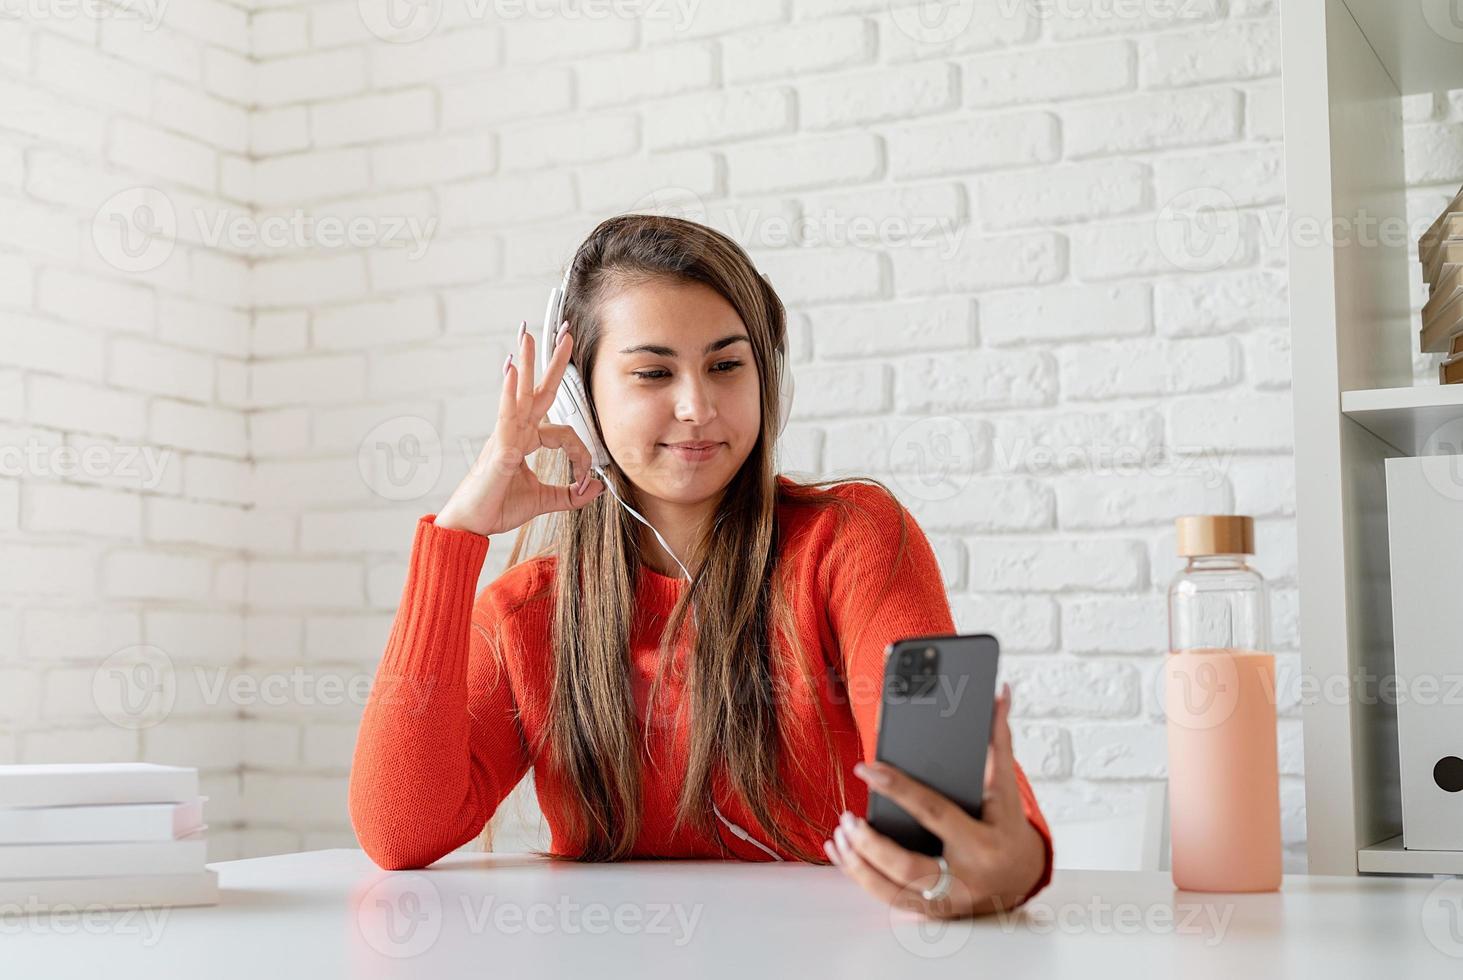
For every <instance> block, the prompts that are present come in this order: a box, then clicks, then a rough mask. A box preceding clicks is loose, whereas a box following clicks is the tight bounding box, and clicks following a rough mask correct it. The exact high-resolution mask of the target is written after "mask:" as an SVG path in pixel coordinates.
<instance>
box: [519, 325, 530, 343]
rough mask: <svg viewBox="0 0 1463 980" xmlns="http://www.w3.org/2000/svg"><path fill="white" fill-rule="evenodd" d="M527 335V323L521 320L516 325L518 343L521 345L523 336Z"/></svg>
mask: <svg viewBox="0 0 1463 980" xmlns="http://www.w3.org/2000/svg"><path fill="white" fill-rule="evenodd" d="M526 333H528V321H527V320H521V321H519V323H518V342H519V343H520V344H521V343H523V335H524V334H526Z"/></svg>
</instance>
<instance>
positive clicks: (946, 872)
mask: <svg viewBox="0 0 1463 980" xmlns="http://www.w3.org/2000/svg"><path fill="white" fill-rule="evenodd" d="M935 860H936V861H937V862H939V865H940V877H939V878H937V879H936V880H935V887H933V888H921V889H920V895H921V896H922V897H923V898H924V900H925V901H926V902H936V901H939V900H940V899H942V898H944V897H945V896H946V895H948V894H950V865H949V863H948V862H946V860H945V858H944V856H943V855H941V856H940V857H937V858H935Z"/></svg>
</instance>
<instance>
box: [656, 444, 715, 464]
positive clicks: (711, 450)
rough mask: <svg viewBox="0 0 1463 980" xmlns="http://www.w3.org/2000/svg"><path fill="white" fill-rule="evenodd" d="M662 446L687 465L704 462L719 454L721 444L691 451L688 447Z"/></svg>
mask: <svg viewBox="0 0 1463 980" xmlns="http://www.w3.org/2000/svg"><path fill="white" fill-rule="evenodd" d="M662 445H664V446H665V448H667V449H669V450H670V451H671V452H673V453H675V454H676V455H677V456H679V457H680V458H681V459H684V460H685V461H686V462H688V463H701V462H705V461H706V460H708V459H710V458H711V457H713V456H715V455H716V454H717V453H718V452H720V451H721V447H722V444H721V443H719V442H717V443H713V444H711V445H710V446H708V447H706V448H705V449H692V448H690V447H689V446H672V445H670V444H669V443H662Z"/></svg>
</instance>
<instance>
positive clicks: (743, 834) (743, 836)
mask: <svg viewBox="0 0 1463 980" xmlns="http://www.w3.org/2000/svg"><path fill="white" fill-rule="evenodd" d="M590 472H591V473H598V474H599V478H600V479H601V480H602V481H603V482H604V485H605V489H607V490H609V492H610V493H611V494H612V495H613V496H614V498H615V499H616V500H618V501H619V502H620V506H621V507H623V508H625V509H626V510H628V511H629V512H630V513H631V514H633V515H634V516H635V519H636V520H637V521H639V522H640V523H641V524H644V525H645V526H646V527H648V528H650V533H651V534H654V535H655V540H657V541H659V542H660V546H661V547H662V548H664V549H665V551H666V554H668V555H670V556H671V560H672V561H674V562H675V563H676V564H677V565H680V566H681V571H683V572H685V573H686V581H688V582H689V581H690V580H691V570H690V569H688V568H687V567H686V566H685V565H684V564H683V563H682V562H681V560H680V559H679V558H677V557H676V553H675V552H674V551H672V550H671V546H670V545H669V544H667V543H666V540H665V538H663V537H661V535H660V532H659V531H657V530H656V529H655V525H654V524H651V523H650V522H649V521H647V520H646V519H645V518H644V517H643V516H641V514H640V512H639V511H637V510H636V509H635V508H634V507H631V506H630V505H629V504H627V503H625V501H624V499H623V498H622V497H621V496H620V494H619V492H618V491H616V490H615V485H614V484H613V483H611V482H610V479H609V477H607V476H606V475H605V471H604V470H603V469H601V468H599V467H593V468H591V470H590ZM691 621H692V622H693V623H696V603H695V602H694V601H693V602H692V603H691ZM696 626H697V629H698V630H699V629H700V623H696ZM711 809H712V810H714V811H715V812H716V818H717V819H718V820H720V821H721V822H722V823H724V824H726V826H727V829H729V830H730V831H731V832H732V834H733V836H735V837H737V838H738V839H739V840H744V841H746V842H747V843H748V844H751V845H752V846H753V847H755V848H757V849H758V850H760V851H762V852H763V853H765V854H767V855H769V856H771V858H772V860H774V861H781V860H782V856H781V855H779V854H778V853H777V852H776V851H774V850H773V849H772V848H770V847H768V846H767V845H766V844H763V843H762V842H761V841H759V840H758V839H757V838H755V837H753V836H752V835H751V834H749V833H747V831H746V830H745V829H743V828H742V827H739V826H737V825H736V824H735V823H732V822H731V821H730V820H728V819H727V818H726V816H725V815H723V814H722V812H721V807H719V806H717V805H716V804H715V803H714V802H713V803H712V804H711Z"/></svg>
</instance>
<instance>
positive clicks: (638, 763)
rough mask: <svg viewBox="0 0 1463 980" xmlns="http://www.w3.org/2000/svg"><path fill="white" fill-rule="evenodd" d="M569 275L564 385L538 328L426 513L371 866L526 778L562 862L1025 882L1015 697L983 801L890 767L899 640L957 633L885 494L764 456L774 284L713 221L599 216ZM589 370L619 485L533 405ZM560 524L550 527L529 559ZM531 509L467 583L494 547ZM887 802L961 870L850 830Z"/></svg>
mask: <svg viewBox="0 0 1463 980" xmlns="http://www.w3.org/2000/svg"><path fill="white" fill-rule="evenodd" d="M566 283H567V293H566V301H565V306H564V322H563V323H562V324H561V325H560V327H559V331H558V334H557V340H556V342H555V343H554V344H553V354H552V358H551V359H549V360H548V368H547V372H546V376H545V377H543V378H542V379H536V378H535V373H536V371H535V364H536V361H535V349H534V347H535V339H534V337H533V336H532V334H531V333H529V332H528V331H527V330H526V325H524V326H520V328H519V335H518V343H517V357H516V358H515V357H514V356H513V355H509V358H508V361H507V362H506V363H505V364H504V376H503V381H502V392H501V397H500V402H499V410H498V419H497V423H496V427H495V428H494V430H493V434H492V436H491V437H490V438H489V439H488V441H487V443H486V444H485V445H484V446H483V449H482V453H481V454H480V456H479V457H478V459H477V461H476V463H475V464H474V466H473V467H472V470H471V472H469V474H468V475H467V476H466V477H465V478H464V479H463V481H462V483H461V484H460V485H459V486H458V487H457V489H456V490H455V491H454V492H453V494H452V496H451V498H450V499H449V500H448V501H447V503H446V505H445V506H444V507H443V508H442V511H441V513H439V514H435V515H433V514H427V515H425V516H424V517H422V518H421V519H420V520H419V521H418V523H417V526H416V535H415V540H414V541H413V544H412V552H411V561H410V567H409V569H408V574H407V580H406V585H405V588H404V590H403V595H402V602H401V605H400V608H399V609H398V611H397V615H396V621H395V624H394V626H393V628H392V631H391V636H390V639H389V641H388V643H387V646H386V651H385V654H384V655H383V657H382V660H381V664H380V667H379V668H378V673H377V676H376V682H375V685H374V687H373V689H372V691H371V696H370V700H369V702H368V704H367V706H366V709H365V713H364V715H363V717H362V720H361V728H360V734H359V737H358V741H357V744H356V752H355V760H354V765H353V767H352V770H351V780H350V809H351V821H352V823H353V825H354V827H355V831H356V834H357V836H358V838H359V840H360V842H361V845H362V846H363V847H364V848H365V850H366V852H367V853H368V854H369V855H370V856H371V858H372V859H373V860H374V861H375V862H376V863H377V864H379V865H380V866H381V867H383V868H388V869H400V868H419V867H425V866H426V865H429V864H431V863H432V862H433V861H435V860H437V859H438V858H440V857H442V856H443V855H444V854H447V853H448V852H449V851H452V850H454V849H456V848H458V847H460V846H461V845H463V844H464V843H466V842H468V841H469V840H471V839H472V838H473V837H474V836H475V835H477V834H478V833H479V832H480V831H484V828H485V827H487V828H488V829H487V830H486V831H485V833H484V839H485V842H486V843H485V846H490V843H491V826H490V825H489V821H490V819H491V818H492V817H493V815H494V813H495V812H496V811H497V809H498V807H499V804H500V803H501V802H502V801H503V799H504V798H505V797H506V796H507V795H508V793H509V792H510V791H511V790H512V789H513V787H514V786H515V785H516V784H517V783H518V782H519V780H520V779H521V778H522V777H523V775H524V774H525V772H527V770H528V769H529V768H532V769H533V775H534V789H535V792H536V794H537V797H538V801H539V805H540V807H541V809H542V811H543V813H544V816H545V818H546V819H547V821H548V825H549V828H550V830H551V832H552V843H551V847H550V849H549V851H548V853H549V854H550V855H551V856H554V857H559V858H569V859H576V860H582V861H613V860H620V859H625V858H734V859H739V860H746V861H763V860H785V859H790V860H799V861H807V862H816V863H826V862H832V863H833V864H835V865H837V866H839V867H840V868H841V869H842V870H843V872H844V873H845V874H846V875H848V876H849V877H850V878H852V879H853V880H854V881H856V882H857V883H858V884H859V885H861V886H862V887H863V888H865V889H867V890H868V891H869V892H871V893H872V894H873V895H875V896H876V897H878V898H879V899H881V900H884V901H887V902H890V903H895V902H897V903H899V904H901V905H912V906H914V907H917V908H919V909H920V910H921V911H923V912H925V913H926V914H927V915H930V916H933V917H941V918H948V917H957V916H967V915H972V914H979V913H983V912H989V911H994V910H997V909H1002V908H1004V909H1009V908H1012V907H1015V906H1016V905H1019V904H1021V903H1023V902H1025V901H1026V900H1027V899H1029V898H1030V897H1031V896H1032V895H1034V894H1036V893H1037V892H1038V891H1039V890H1041V888H1043V887H1044V886H1045V885H1046V884H1047V883H1048V881H1049V880H1050V877H1051V867H1052V843H1051V835H1050V833H1049V831H1048V829H1047V826H1046V822H1045V820H1044V818H1043V817H1042V814H1041V811H1040V809H1039V807H1038V806H1037V803H1036V798H1035V796H1034V795H1033V794H1032V791H1031V787H1030V785H1029V784H1028V782H1027V780H1026V776H1025V774H1024V773H1023V772H1022V770H1021V767H1020V766H1019V765H1018V764H1017V763H1016V761H1015V759H1014V758H1013V757H1012V751H1011V731H1010V726H1009V724H1008V720H1007V719H1008V716H1009V713H1010V705H1011V698H1010V692H1009V688H1007V689H1006V690H1004V691H1003V692H1002V694H1001V696H1000V697H999V699H998V701H997V706H996V712H995V719H994V723H993V730H992V742H991V750H990V753H989V755H988V759H987V765H986V772H985V798H984V803H983V808H982V816H981V819H979V820H977V819H974V818H972V817H970V816H969V815H968V814H966V813H965V812H964V811H963V810H962V809H960V808H959V807H958V806H957V805H956V804H954V803H953V802H951V801H950V800H949V799H947V798H945V797H943V796H941V795H940V794H938V793H935V792H934V791H932V790H931V789H929V788H928V787H925V786H923V785H921V784H918V783H917V782H915V781H914V780H912V779H911V778H909V777H908V776H906V775H904V774H902V773H900V772H899V771H897V770H895V769H894V768H892V767H890V766H887V765H882V764H878V763H876V762H875V761H874V747H875V739H876V735H877V725H878V709H879V703H880V694H881V688H882V684H883V669H884V651H885V649H886V647H887V645H888V644H889V643H890V642H892V641H895V640H899V639H903V638H906V637H913V636H923V635H930V634H939V633H947V634H948V633H954V632H955V628H954V624H953V621H952V619H951V614H950V606H949V602H948V601H947V599H946V596H945V591H944V586H943V582H942V578H941V574H940V570H939V568H938V566H937V565H936V563H935V557H934V553H933V551H932V550H931V547H930V544H929V541H928V540H927V538H926V537H925V536H924V534H923V533H922V532H921V530H920V529H919V527H918V525H917V524H916V523H915V521H914V518H913V517H912V515H910V514H909V513H908V511H906V510H905V509H904V507H903V506H902V505H901V504H900V503H899V502H898V501H897V500H896V499H895V497H894V496H893V495H892V494H891V493H890V492H889V491H888V490H887V489H886V488H884V486H883V484H880V483H878V482H877V481H872V480H868V481H862V482H860V481H857V480H850V481H822V482H819V483H812V484H801V483H797V482H794V481H792V480H789V479H787V478H786V477H784V476H781V475H779V474H776V473H775V472H774V464H773V444H774V442H775V439H776V436H777V432H778V428H779V427H778V419H779V413H780V411H781V406H780V405H779V404H778V400H779V396H780V393H781V391H782V388H781V377H780V375H779V373H778V372H779V371H780V370H782V366H783V364H782V354H783V352H784V351H785V350H786V344H787V337H786V316H785V312H784V309H783V306H782V303H781V301H780V300H779V299H778V297H777V294H776V293H775V292H774V291H773V289H772V287H771V285H770V284H769V283H768V282H767V281H766V280H765V279H764V277H762V276H761V275H759V274H758V273H757V271H756V269H755V267H754V266H753V264H752V262H751V260H750V259H749V258H748V257H747V255H746V253H745V252H744V251H743V250H742V249H741V248H740V247H739V246H737V244H736V243H735V242H733V241H732V240H731V239H729V238H727V237H726V236H725V235H722V234H720V233H719V232H716V231H714V230H712V229H710V228H706V227H704V226H702V225H699V224H696V223H694V222H690V221H684V220H680V219H674V218H666V217H657V216H648V215H626V216H620V217H616V218H612V219H609V220H608V221H605V222H604V223H602V224H601V225H599V227H598V228H596V229H595V231H594V232H593V233H592V234H591V235H590V236H589V238H588V239H586V240H585V242H584V243H583V244H582V245H581V246H580V248H579V250H578V252H577V253H576V254H575V257H574V259H573V261H572V263H571V266H570V269H569V273H568V275H567V277H566ZM571 362H572V364H573V366H574V367H575V368H576V369H577V371H578V372H579V376H580V377H581V378H583V379H585V387H586V388H587V390H588V394H589V396H590V398H591V400H592V412H591V414H592V415H593V418H592V419H591V420H590V421H591V422H592V424H593V425H594V426H595V427H596V428H595V431H596V432H598V433H599V436H600V440H601V442H602V443H603V446H604V448H605V449H606V450H607V453H608V455H609V456H610V457H611V461H610V462H609V463H608V464H606V466H605V467H604V468H603V469H602V471H601V472H602V473H603V475H604V476H605V478H606V479H607V480H609V481H611V482H612V483H613V491H614V493H613V495H612V494H610V493H606V492H605V487H604V486H603V485H602V483H601V482H600V481H599V480H597V479H594V478H592V477H591V476H590V466H591V449H590V447H589V446H586V445H585V443H584V441H583V440H581V439H580V438H579V437H578V436H577V435H576V434H575V432H574V430H573V429H572V428H571V427H570V426H565V425H554V424H551V423H549V422H547V421H546V420H545V414H546V412H547V411H548V409H549V406H550V405H552V404H553V401H554V395H555V392H556V390H557V389H558V386H559V382H560V380H561V378H562V377H563V375H564V372H565V369H566V366H567V365H569V364H570V363H571ZM688 444H690V445H688ZM541 448H547V449H560V450H563V451H564V454H563V455H562V456H557V457H556V459H555V462H557V463H558V464H559V465H558V467H557V470H556V471H555V472H552V473H551V472H550V471H549V469H548V468H546V467H544V466H542V465H541V466H540V469H541V471H542V472H541V473H535V472H534V471H533V470H531V469H530V468H529V467H528V465H527V463H526V462H525V457H527V456H528V454H530V453H532V452H534V451H535V450H537V449H541ZM549 455H550V454H547V453H543V454H540V455H539V456H538V457H537V459H538V460H544V458H545V457H546V456H549ZM565 469H568V470H569V479H570V480H572V475H573V474H574V473H576V472H577V473H578V474H579V478H578V480H577V481H574V482H572V483H570V484H568V485H566V484H565V482H564V480H565V473H564V470H565ZM541 476H542V477H545V478H547V479H540V477H541ZM622 504H623V505H622ZM629 508H633V509H634V510H635V511H636V512H638V514H640V515H642V516H643V517H644V519H645V521H646V522H647V523H648V524H649V525H650V526H651V527H653V528H654V529H655V531H658V532H659V533H658V535H657V534H656V533H655V531H652V530H650V528H649V527H647V526H646V524H645V523H641V522H640V521H639V520H637V519H636V517H634V516H633V515H632V514H630V513H629V512H628V509H629ZM541 515H543V516H544V517H545V521H547V522H550V523H549V526H548V527H546V528H545V529H544V530H545V531H546V532H547V545H546V546H545V547H543V548H540V549H538V551H537V553H536V554H534V555H533V556H532V557H529V558H527V559H525V560H520V556H522V555H523V554H524V552H525V550H526V545H525V540H526V537H527V533H528V532H529V530H530V527H529V526H528V522H531V521H533V520H534V519H535V518H538V517H540V516H541ZM537 523H539V524H543V523H544V522H542V521H541V522H537ZM519 527H523V530H522V531H520V533H519V535H518V537H517V539H516V541H515V544H514V548H513V551H512V552H511V554H510V556H509V562H508V564H509V567H508V570H507V571H505V572H504V573H503V574H502V575H501V576H499V577H498V578H497V579H496V580H495V581H494V582H492V583H491V584H490V585H488V586H487V587H486V588H485V589H484V590H483V591H482V592H481V593H480V594H478V595H476V596H475V595H474V591H475V589H476V583H477V579H478V575H479V573H480V571H481V569H482V565H483V562H484V559H485V556H486V554H487V550H488V535H493V534H501V533H503V532H506V531H510V530H513V529H515V528H519ZM662 542H664V544H662ZM682 565H684V567H685V568H686V570H687V574H682V572H681V567H680V566H682ZM850 775H852V776H854V777H857V778H854V779H848V778H847V777H848V776H850ZM871 788H873V789H877V790H878V791H879V792H881V793H883V794H885V795H886V796H888V797H889V798H891V799H893V800H894V801H895V802H897V803H899V804H900V805H901V806H903V807H904V808H905V809H906V810H908V811H909V812H910V813H911V814H913V815H914V816H915V817H916V818H917V819H919V820H920V822H921V823H923V824H924V825H925V826H926V827H928V828H929V829H930V830H931V831H933V832H934V833H936V834H937V835H939V836H940V837H941V838H942V839H943V841H944V858H943V860H940V859H936V858H931V857H927V856H925V855H922V854H917V853H914V852H911V851H907V850H905V849H904V848H902V847H900V846H899V845H897V844H895V843H894V842H893V841H891V840H889V839H888V838H886V837H884V836H882V835H880V834H879V833H877V832H876V831H874V830H873V829H872V828H871V827H870V826H868V824H867V823H865V822H864V821H863V820H862V819H861V818H860V817H858V816H857V814H860V813H863V812H864V810H865V806H866V803H867V800H868V793H869V790H870V789H871Z"/></svg>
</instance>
